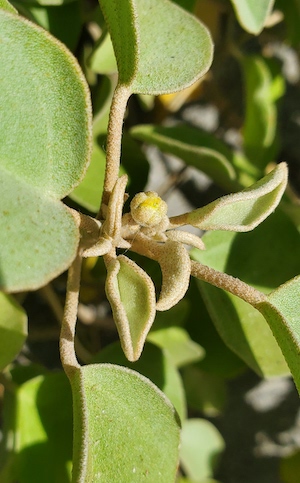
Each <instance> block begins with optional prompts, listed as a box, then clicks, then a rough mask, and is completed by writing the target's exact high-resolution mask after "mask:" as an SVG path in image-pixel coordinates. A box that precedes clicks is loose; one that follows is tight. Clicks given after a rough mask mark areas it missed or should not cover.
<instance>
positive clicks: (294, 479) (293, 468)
mask: <svg viewBox="0 0 300 483" xmlns="http://www.w3.org/2000/svg"><path fill="white" fill-rule="evenodd" d="M299 475H300V451H299V449H298V450H295V451H294V452H293V453H292V454H289V455H287V456H284V457H283V458H282V459H281V461H280V477H281V479H282V481H284V483H298V479H299Z"/></svg>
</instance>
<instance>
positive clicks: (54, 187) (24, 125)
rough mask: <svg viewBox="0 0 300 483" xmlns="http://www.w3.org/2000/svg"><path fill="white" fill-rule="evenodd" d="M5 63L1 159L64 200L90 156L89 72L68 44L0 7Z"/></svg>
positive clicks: (0, 84)
mask: <svg viewBox="0 0 300 483" xmlns="http://www.w3.org/2000/svg"><path fill="white" fill-rule="evenodd" d="M24 39H26V41H24ZM0 64H1V77H0V93H1V111H0V163H1V165H2V166H4V167H5V168H6V169H7V170H9V171H10V172H12V173H15V174H16V175H17V176H18V177H21V178H22V179H24V180H26V181H27V182H28V183H29V184H31V185H32V186H36V187H38V188H40V189H43V190H44V192H45V194H46V193H49V194H52V195H54V196H57V197H59V198H62V197H63V196H65V195H67V194H68V193H69V192H70V191H71V190H72V188H73V187H75V185H77V184H78V183H79V181H80V179H81V178H82V177H83V175H84V172H85V169H86V167H87V163H88V161H89V156H90V139H91V105H90V99H89V93H88V87H87V84H86V82H85V80H84V76H83V74H82V72H81V70H80V68H79V66H78V64H77V62H76V60H75V58H74V57H73V56H72V55H71V53H70V52H68V51H67V49H66V48H65V47H64V46H63V44H61V43H59V42H58V41H57V40H56V39H55V38H54V37H52V36H51V35H50V34H48V33H47V32H46V31H43V30H42V29H41V28H39V27H37V26H36V25H35V24H33V23H31V22H29V21H27V20H25V19H24V18H21V17H19V16H16V15H11V14H9V13H7V12H5V11H0Z"/></svg>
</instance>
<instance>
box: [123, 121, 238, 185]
mask: <svg viewBox="0 0 300 483" xmlns="http://www.w3.org/2000/svg"><path fill="white" fill-rule="evenodd" d="M130 134H131V135H132V136H133V137H134V138H136V139H139V140H140V141H144V142H146V143H149V144H154V145H155V146H157V147H158V148H159V149H161V150H162V151H163V152H167V153H170V154H173V155H174V156H177V157H179V158H181V159H182V160H183V161H185V162H186V163H187V164H188V165H189V166H195V167H196V168H198V169H200V170H201V171H203V172H204V173H206V174H207V175H208V176H209V177H210V178H212V179H213V180H214V181H215V182H216V183H217V184H219V185H220V186H222V187H223V188H225V189H227V190H230V191H232V190H233V191H236V190H237V189H239V188H240V187H241V186H240V184H239V182H238V180H237V173H236V171H235V169H234V168H233V166H232V158H233V153H232V152H231V151H230V149H229V148H227V147H226V146H225V145H224V144H223V143H222V142H221V141H219V140H217V139H216V138H212V137H211V136H210V135H208V134H207V133H203V132H201V131H200V130H198V129H195V128H193V127H190V126H186V125H184V124H181V125H179V126H171V127H165V126H154V125H141V126H134V127H133V128H132V129H131V130H130Z"/></svg>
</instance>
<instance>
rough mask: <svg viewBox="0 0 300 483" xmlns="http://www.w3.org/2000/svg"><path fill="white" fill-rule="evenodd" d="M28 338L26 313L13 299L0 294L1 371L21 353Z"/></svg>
mask: <svg viewBox="0 0 300 483" xmlns="http://www.w3.org/2000/svg"><path fill="white" fill-rule="evenodd" d="M26 336H27V316H26V313H25V312H24V310H23V309H22V308H21V307H20V305H19V304H18V303H17V302H16V300H14V298H13V297H11V296H9V295H5V294H3V293H1V292H0V371H2V370H3V369H4V368H5V367H6V366H7V365H8V364H9V363H10V362H12V360H13V359H14V358H15V356H16V355H17V354H18V353H19V352H20V350H21V348H22V346H23V343H24V341H25V339H26Z"/></svg>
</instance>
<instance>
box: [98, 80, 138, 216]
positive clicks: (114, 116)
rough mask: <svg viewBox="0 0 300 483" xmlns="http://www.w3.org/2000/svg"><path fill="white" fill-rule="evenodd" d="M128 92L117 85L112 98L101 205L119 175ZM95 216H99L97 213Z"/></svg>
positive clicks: (105, 201)
mask: <svg viewBox="0 0 300 483" xmlns="http://www.w3.org/2000/svg"><path fill="white" fill-rule="evenodd" d="M130 94H131V92H130V91H129V89H128V87H126V86H124V85H117V87H116V89H115V92H114V95H113V98H112V103H111V108H110V114H109V122H108V130H107V143H106V171H105V179H104V190H103V195H102V203H101V205H102V204H105V205H107V204H108V200H109V196H110V193H111V191H112V189H113V187H114V185H115V183H116V181H117V179H118V176H119V167H120V158H121V140H122V128H123V120H124V115H125V110H126V105H127V101H128V99H129V96H130ZM97 218H99V215H98V216H97Z"/></svg>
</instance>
